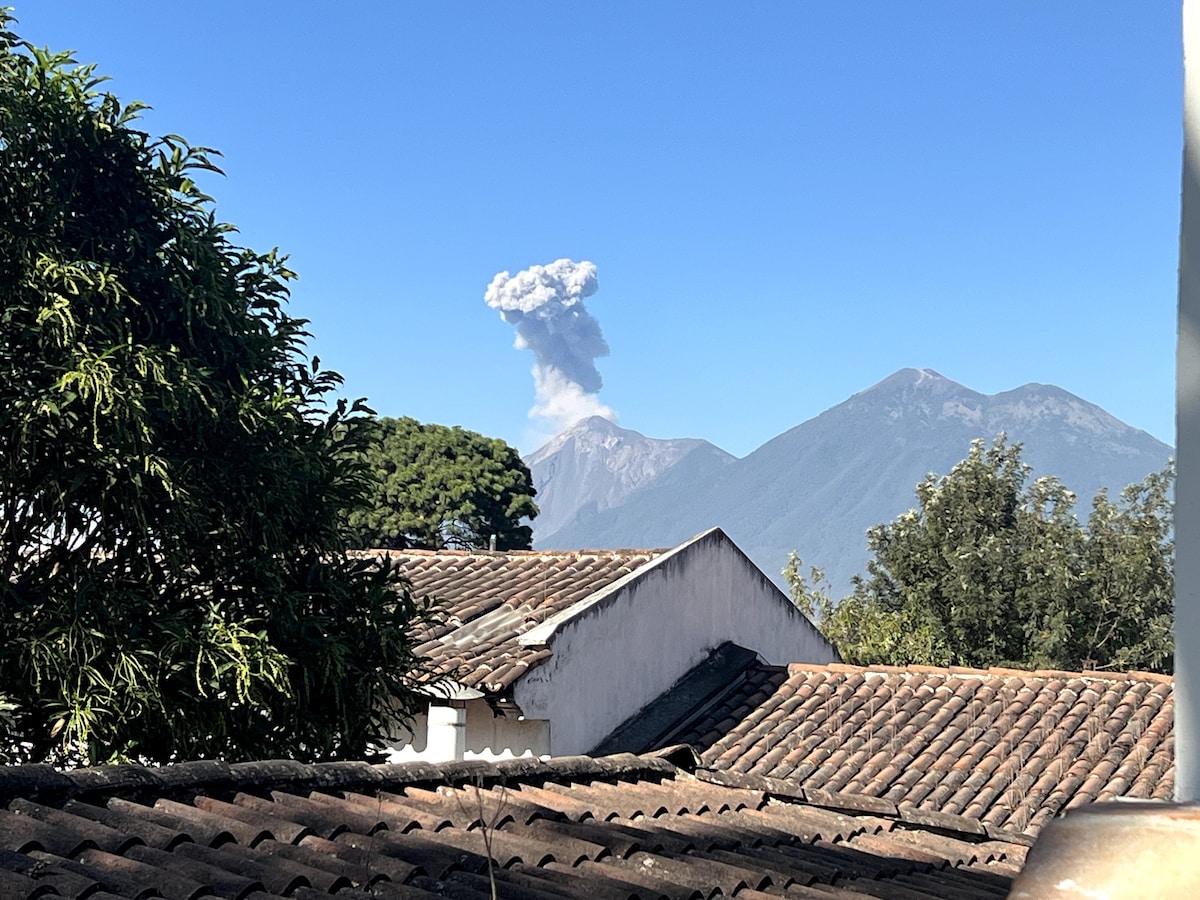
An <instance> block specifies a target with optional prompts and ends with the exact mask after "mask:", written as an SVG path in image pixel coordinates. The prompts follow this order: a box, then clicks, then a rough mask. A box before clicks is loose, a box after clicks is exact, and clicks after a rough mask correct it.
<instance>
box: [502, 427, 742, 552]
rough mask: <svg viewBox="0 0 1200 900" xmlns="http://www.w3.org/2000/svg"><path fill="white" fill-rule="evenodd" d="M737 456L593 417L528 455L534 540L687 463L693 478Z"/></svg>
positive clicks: (615, 502)
mask: <svg viewBox="0 0 1200 900" xmlns="http://www.w3.org/2000/svg"><path fill="white" fill-rule="evenodd" d="M733 459H734V457H733V456H732V455H730V454H728V453H726V452H725V451H724V450H722V449H720V448H719V447H716V446H714V445H713V444H710V443H709V442H708V441H704V440H699V439H696V438H681V439H675V440H657V439H655V438H648V437H645V436H643V435H641V434H638V433H637V432H636V431H630V430H629V429H626V428H620V427H618V426H617V425H614V424H613V423H612V422H610V421H608V419H604V418H601V417H600V416H592V417H591V418H588V419H584V420H583V421H581V422H578V423H576V424H575V425H574V426H572V427H571V428H569V429H567V430H566V431H564V432H563V433H562V434H560V435H558V436H557V437H555V438H553V439H552V440H551V441H549V442H548V443H547V444H545V445H544V446H542V447H540V448H539V449H537V450H535V451H534V452H533V453H531V454H529V455H528V456H526V457H525V464H526V465H527V466H529V471H530V473H531V474H532V475H533V483H534V485H535V486H536V487H537V489H538V494H537V504H538V509H539V510H540V512H539V514H538V517H537V518H536V519H535V520H534V522H533V539H534V542H535V543H536V544H538V546H541V545H542V539H543V538H544V537H546V536H548V535H553V534H554V532H556V531H558V530H559V529H560V528H562V527H563V526H565V525H567V524H570V523H573V522H579V521H583V520H584V519H586V518H589V517H591V516H594V515H595V514H597V513H599V512H602V511H604V510H607V509H609V508H611V507H615V506H619V505H620V504H622V503H623V502H625V500H626V499H627V498H628V497H629V495H630V494H632V493H633V492H634V491H637V490H638V489H640V488H643V487H645V486H646V485H648V484H651V483H653V482H654V481H655V480H656V479H658V478H660V477H661V476H662V475H663V474H664V473H666V472H668V471H670V470H672V469H674V468H676V467H678V466H680V465H681V464H683V463H686V466H685V470H686V471H687V472H688V474H689V477H699V476H701V475H702V474H703V472H704V471H706V470H708V469H710V468H720V467H721V466H723V465H725V464H726V463H728V462H730V461H732V460H733Z"/></svg>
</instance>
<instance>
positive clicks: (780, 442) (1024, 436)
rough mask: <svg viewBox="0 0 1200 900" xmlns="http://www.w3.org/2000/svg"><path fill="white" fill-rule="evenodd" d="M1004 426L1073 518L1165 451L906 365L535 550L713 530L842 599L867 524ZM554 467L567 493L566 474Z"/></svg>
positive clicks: (1068, 411)
mask: <svg viewBox="0 0 1200 900" xmlns="http://www.w3.org/2000/svg"><path fill="white" fill-rule="evenodd" d="M589 421H590V422H595V421H596V420H589ZM601 421H602V420H601ZM585 424H586V423H580V426H576V427H577V428H579V427H581V426H583V425H585ZM574 430H575V429H572V431H574ZM1001 431H1005V432H1007V433H1008V436H1009V438H1010V440H1013V441H1021V442H1022V443H1023V444H1024V445H1025V452H1024V457H1025V460H1026V461H1027V462H1029V463H1030V464H1031V465H1032V466H1033V468H1034V470H1035V473H1036V474H1039V475H1057V476H1058V477H1059V478H1060V479H1061V480H1062V481H1063V483H1064V484H1066V485H1067V487H1069V488H1071V489H1072V490H1073V491H1075V492H1076V494H1077V495H1078V497H1079V505H1078V506H1077V511H1078V512H1079V514H1080V515H1081V516H1086V515H1087V511H1088V504H1089V503H1090V501H1091V498H1092V495H1093V494H1094V493H1095V491H1096V490H1097V489H1098V488H1100V487H1107V488H1109V489H1110V490H1111V491H1119V490H1120V489H1121V488H1122V487H1124V486H1125V485H1126V484H1129V483H1131V482H1134V481H1138V480H1140V479H1142V478H1144V477H1145V476H1146V475H1147V474H1148V473H1149V472H1152V471H1155V470H1157V469H1160V468H1162V466H1163V465H1164V464H1165V463H1166V461H1167V459H1168V457H1170V456H1171V454H1172V450H1171V448H1170V447H1169V446H1167V445H1166V444H1164V443H1162V442H1161V441H1158V440H1156V439H1155V438H1153V437H1151V436H1150V435H1148V434H1146V433H1145V432H1144V431H1139V430H1138V429H1135V428H1132V427H1130V426H1128V425H1126V424H1124V423H1123V422H1121V421H1120V420H1118V419H1116V418H1115V417H1113V416H1111V415H1109V414H1108V413H1107V412H1105V411H1104V410H1103V409H1101V408H1100V407H1098V406H1095V405H1094V404H1091V403H1088V402H1087V401H1086V400H1082V399H1080V398H1079V397H1076V396H1075V395H1073V394H1070V393H1068V392H1067V391H1064V390H1062V389H1061V388H1057V387H1054V386H1051V385H1041V384H1027V385H1024V386H1023V387H1019V388H1017V389H1015V390H1012V391H1006V392H1004V393H1000V394H991V395H988V394H980V393H978V392H976V391H972V390H970V389H969V388H966V387H964V386H962V385H960V384H957V383H955V382H953V381H951V380H949V379H948V378H945V377H943V376H941V375H939V374H938V373H936V372H934V371H932V370H929V369H902V370H901V371H899V372H896V373H895V374H894V375H891V376H889V377H888V378H886V379H884V380H883V381H881V382H879V383H878V384H876V385H874V386H873V387H870V388H868V389H867V390H865V391H862V392H860V393H858V394H855V395H854V396H853V397H851V398H850V399H848V400H846V401H845V402H843V403H839V404H838V405H837V406H834V407H832V408H830V409H828V410H826V411H825V412H823V413H821V414H820V415H819V416H817V417H816V418H813V419H810V420H808V421H807V422H804V423H803V424H801V425H798V426H796V427H795V428H792V429H791V430H789V431H786V432H784V433H783V434H781V435H779V436H778V437H776V438H773V439H772V440H770V441H768V442H767V443H766V444H764V445H763V446H761V447H759V448H758V449H757V450H755V451H754V452H753V453H751V454H749V455H748V456H746V457H745V458H743V459H734V460H726V461H724V462H722V463H721V464H719V465H717V464H713V463H712V462H711V461H707V462H706V463H705V464H703V465H697V468H698V469H699V472H698V473H696V474H693V473H692V472H690V471H689V468H690V467H687V466H678V465H676V466H674V467H668V468H666V469H664V470H662V471H661V472H660V473H659V475H657V476H656V477H653V478H649V479H646V478H643V479H641V481H640V482H638V484H640V485H641V486H640V487H637V486H635V487H634V488H633V489H631V490H630V491H629V492H628V493H627V494H626V495H625V496H624V498H623V499H622V500H620V501H619V502H610V503H609V505H608V508H606V509H605V508H602V507H599V506H597V507H596V509H594V510H591V509H587V508H584V507H580V509H581V512H580V513H579V514H577V515H576V516H575V517H574V518H572V519H564V520H560V521H563V524H561V525H558V526H557V527H553V528H551V527H545V526H543V527H542V528H541V529H540V533H539V534H538V535H537V537H535V546H539V547H547V548H550V547H555V548H563V547H575V548H578V547H596V548H604V547H641V546H644V547H661V546H668V545H672V544H675V543H678V542H679V541H682V540H684V539H686V538H688V537H690V536H692V535H693V534H696V533H698V532H700V531H702V530H703V529H705V528H708V527H710V526H712V525H720V526H721V527H722V528H723V529H724V530H725V531H726V533H728V534H729V536H730V537H731V538H733V540H734V541H736V542H737V543H738V545H739V546H741V547H742V549H744V550H745V551H746V552H747V553H748V554H749V555H750V556H751V558H753V559H754V561H755V562H756V563H758V565H759V566H760V567H761V568H762V569H763V570H764V571H765V572H767V574H769V575H771V576H773V577H774V576H777V575H778V573H779V570H780V569H781V568H782V567H783V565H784V562H785V561H786V559H787V554H788V552H789V551H791V550H796V551H798V552H799V553H800V555H801V556H802V557H803V558H804V560H805V562H806V563H811V564H815V565H819V566H821V567H823V568H824V569H825V571H826V574H827V575H828V577H829V579H830V581H831V583H832V585H833V586H834V588H835V590H836V591H837V592H838V593H839V594H840V593H841V592H843V591H845V590H847V589H848V587H849V582H850V577H851V576H852V575H854V574H856V573H858V572H861V571H862V570H863V569H864V568H865V563H866V560H867V551H866V538H865V534H866V530H867V528H869V527H870V526H872V525H875V524H878V523H880V522H886V521H889V520H891V519H893V518H895V517H896V516H897V515H898V514H899V513H901V512H903V511H904V510H906V509H909V508H911V507H913V506H915V505H916V498H915V496H914V493H913V488H914V487H915V485H916V484H917V482H918V481H920V480H921V478H923V477H924V476H925V474H926V473H928V472H936V473H938V474H944V473H946V472H947V471H949V469H950V468H951V467H952V466H953V465H954V464H955V463H957V462H958V461H959V460H961V459H962V458H963V457H964V456H965V455H966V452H967V448H968V446H969V444H970V442H971V440H972V439H974V438H976V437H982V438H984V439H985V440H987V441H989V442H990V441H991V440H992V438H994V437H995V436H996V435H997V434H998V433H999V432H1001ZM625 434H627V435H636V432H625ZM638 437H640V436H638ZM576 439H577V440H583V438H582V437H581V436H578V435H577V437H576ZM555 440H556V441H557V440H558V439H555ZM598 443H602V442H598ZM553 444H554V442H553V441H552V442H551V444H548V445H547V446H546V447H543V448H542V450H539V451H538V452H537V453H535V454H534V455H533V457H531V458H534V457H536V458H538V460H539V465H541V466H543V469H542V471H546V469H547V467H550V466H553V464H554V457H555V452H553V451H551V452H544V451H547V450H548V448H549V447H550V446H551V445H553ZM708 446H710V447H711V445H708ZM713 449H714V450H715V449H716V448H713ZM701 459H703V457H700V458H698V460H697V462H699V461H700V460H701ZM592 465H593V466H594V467H596V468H601V469H604V470H605V471H606V472H607V473H608V475H607V477H608V478H610V479H612V478H617V477H618V476H617V475H616V472H618V471H619V470H620V468H621V467H620V465H618V464H616V463H615V462H614V463H613V464H612V465H611V466H610V465H609V464H608V463H607V462H601V457H599V456H597V457H596V458H595V459H594V460H593V461H592ZM557 471H558V473H559V474H558V477H559V478H560V486H558V487H557V489H558V490H562V489H563V488H562V486H561V479H562V472H563V471H564V470H563V468H562V466H561V465H560V466H559V468H558V470H557ZM538 477H539V476H538V473H537V472H535V473H534V483H535V484H538V485H539V490H540V482H539V480H538ZM571 490H572V491H574V492H575V493H576V494H578V495H581V496H582V495H584V494H586V493H587V492H588V490H589V488H588V486H587V485H586V484H585V483H581V482H578V481H576V482H574V483H573V484H572V487H571ZM538 499H539V501H541V499H542V498H541V497H539V498H538Z"/></svg>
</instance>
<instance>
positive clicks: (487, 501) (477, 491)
mask: <svg viewBox="0 0 1200 900" xmlns="http://www.w3.org/2000/svg"><path fill="white" fill-rule="evenodd" d="M364 460H365V462H366V465H367V467H368V469H369V471H370V473H371V475H372V477H373V489H372V494H371V496H370V498H369V501H368V503H367V505H366V506H364V507H363V508H362V509H359V510H355V511H353V512H351V513H350V514H349V516H348V519H349V523H350V528H351V530H352V532H353V533H354V539H355V541H356V542H357V544H358V546H360V547H388V548H392V549H403V548H406V547H411V548H417V549H426V550H436V549H440V548H443V547H464V548H475V549H487V548H488V547H489V546H490V542H491V540H492V537H493V536H495V539H496V548H497V549H499V550H526V549H528V548H529V547H530V542H531V541H532V537H533V530H532V529H531V528H530V527H529V526H528V525H523V524H521V522H522V520H523V519H532V518H533V517H534V516H536V515H537V512H538V510H537V506H536V505H535V504H534V502H533V498H534V495H535V494H536V493H537V491H536V490H535V489H534V487H533V478H532V476H531V475H530V474H529V469H528V468H527V467H526V466H525V463H523V462H522V461H521V457H520V456H519V455H518V454H517V451H516V450H514V449H513V448H512V447H510V446H509V445H508V444H506V443H505V442H504V441H502V440H499V439H496V438H486V437H483V436H482V435H480V434H476V433H475V432H474V431H466V430H465V429H462V428H457V427H455V428H448V427H447V426H445V425H423V424H421V423H420V422H418V421H417V420H416V419H410V418H403V419H389V418H381V419H378V420H376V421H375V422H373V423H372V425H371V441H370V444H369V446H368V447H367V449H366V452H365V455H364Z"/></svg>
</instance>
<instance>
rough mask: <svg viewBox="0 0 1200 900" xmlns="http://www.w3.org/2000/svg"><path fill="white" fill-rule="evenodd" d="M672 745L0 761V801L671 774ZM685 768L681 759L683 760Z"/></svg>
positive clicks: (674, 767)
mask: <svg viewBox="0 0 1200 900" xmlns="http://www.w3.org/2000/svg"><path fill="white" fill-rule="evenodd" d="M679 751H680V748H678V747H672V748H667V749H666V750H664V751H660V752H658V753H647V754H643V755H640V756H639V755H635V754H632V753H616V754H613V755H611V756H602V757H591V756H560V757H557V758H554V759H549V760H543V759H538V758H535V757H517V758H514V759H503V760H497V761H495V762H489V761H486V760H456V761H452V762H444V763H429V762H422V761H413V762H404V763H370V762H365V761H345V762H322V763H311V764H309V763H301V762H297V761H296V760H292V759H274V760H259V761H255V762H241V763H227V762H224V761H221V760H196V761H192V762H183V763H174V764H171V765H166V766H161V767H153V766H144V765H140V764H134V763H126V764H120V765H112V766H95V767H92V768H83V769H72V770H65V771H64V770H58V769H55V768H54V767H52V766H43V765H30V766H0V803H4V802H7V801H8V800H11V799H13V798H14V797H24V798H26V799H35V800H65V799H68V798H72V797H86V798H92V799H98V798H107V797H129V796H139V795H153V796H171V795H179V794H187V793H194V792H196V791H201V790H221V789H226V788H232V787H238V788H247V787H249V788H254V789H256V790H275V789H283V790H286V789H295V788H308V789H315V788H335V789H344V790H361V789H371V790H397V789H401V788H404V787H438V786H444V785H461V784H477V785H479V786H481V787H486V786H489V785H494V784H501V783H504V782H508V781H516V780H536V779H551V778H597V779H604V778H611V779H616V778H646V779H654V778H658V779H662V778H667V777H671V778H674V777H675V776H676V775H677V774H678V773H679V771H680V767H679V765H678V763H679V762H683V761H686V760H685V756H683V755H681V754H680V752H679ZM684 768H685V769H686V766H685V767H684Z"/></svg>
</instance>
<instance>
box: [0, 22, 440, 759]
mask: <svg viewBox="0 0 1200 900" xmlns="http://www.w3.org/2000/svg"><path fill="white" fill-rule="evenodd" d="M11 26H12V19H11V16H9V15H8V14H7V13H3V12H0V622H2V623H3V626H2V629H3V640H2V641H0V695H3V696H0V700H4V701H5V702H4V705H3V709H4V710H5V717H6V719H7V721H8V728H6V730H5V731H6V738H7V739H6V740H4V741H0V754H3V755H5V756H7V757H8V758H9V759H13V758H15V759H17V760H40V759H44V758H53V759H57V760H60V761H70V760H74V761H91V762H100V761H105V760H109V759H119V758H127V757H135V758H147V759H151V760H160V761H165V760H169V759H173V758H188V757H197V756H207V757H212V756H224V757H227V758H247V757H270V756H297V757H299V758H306V759H319V758H329V757H335V756H339V755H346V754H352V755H355V756H359V755H361V754H363V753H365V752H366V750H367V747H368V743H369V742H370V741H371V740H372V739H374V738H377V737H378V736H379V735H380V732H381V731H382V730H383V729H385V728H387V727H389V723H390V722H391V721H393V720H394V719H395V718H396V717H397V716H398V715H403V714H405V713H407V712H408V711H409V710H411V709H413V708H414V700H415V698H414V696H413V695H412V694H411V693H409V692H408V691H407V689H406V688H405V686H404V684H403V683H402V678H403V676H404V675H405V673H407V672H408V671H409V670H410V669H412V668H413V667H414V665H415V664H416V661H415V660H414V658H413V654H412V651H411V646H410V639H409V637H408V634H409V626H410V624H411V623H412V622H413V621H414V620H415V619H417V618H419V617H420V615H422V607H421V606H419V605H418V604H416V603H414V602H413V600H412V599H411V598H410V596H409V595H408V594H407V592H405V591H404V590H403V585H402V584H400V583H398V581H397V578H396V576H395V575H394V574H392V573H391V572H389V571H388V570H387V569H386V568H384V567H382V566H378V565H374V564H372V563H371V562H370V561H367V560H358V559H351V558H350V557H348V556H347V554H346V553H345V552H344V549H345V537H344V532H343V531H342V518H341V511H342V510H344V509H346V508H350V507H353V506H355V505H356V504H357V503H359V502H361V499H362V497H363V494H364V491H365V490H366V488H367V485H368V479H367V477H366V473H365V471H364V469H363V467H362V465H361V463H360V462H359V461H358V457H359V454H360V453H361V451H362V449H363V447H364V445H365V444H364V442H365V439H366V433H365V431H364V428H363V427H362V422H363V418H364V417H363V415H362V409H361V407H360V406H359V405H355V406H353V407H350V408H347V405H346V404H344V403H342V402H338V403H336V404H334V405H333V406H332V408H331V407H330V406H329V405H328V404H327V403H326V400H327V399H328V398H329V397H330V392H331V391H333V390H334V389H335V388H336V387H337V385H338V384H339V382H340V379H339V378H338V376H337V375H336V374H334V373H332V372H319V371H318V368H317V364H316V360H313V361H312V363H311V365H310V364H309V363H308V361H307V360H306V358H305V356H304V354H303V345H304V340H305V337H306V333H305V331H304V325H305V323H304V321H303V320H300V319H296V318H292V317H290V316H288V315H287V314H286V313H285V312H284V303H285V301H286V299H287V295H288V290H287V282H288V280H289V279H291V278H292V273H291V272H290V271H288V269H287V267H286V265H285V261H284V258H283V257H282V256H280V255H279V254H278V253H276V252H274V251H272V252H270V253H266V254H260V253H255V252H253V251H251V250H248V249H245V248H242V247H239V246H237V245H235V244H234V243H232V242H231V240H230V235H231V232H232V228H231V227H230V226H228V225H223V224H221V223H220V222H218V221H217V219H216V217H215V215H214V213H213V208H212V204H211V201H210V198H208V197H206V196H205V195H204V194H203V193H201V191H200V190H199V189H198V188H197V186H196V184H195V182H194V181H193V176H194V174H195V173H196V172H197V171H214V170H215V167H214V166H213V164H212V162H211V159H212V153H211V152H210V151H206V150H204V149H203V148H198V147H190V146H189V145H188V144H187V143H185V142H184V141H183V140H182V139H180V138H177V137H164V138H159V139H152V138H151V137H149V136H148V135H146V134H144V133H142V132H141V131H139V130H138V129H137V127H136V126H137V113H138V110H139V109H140V107H139V105H138V104H130V105H127V106H123V105H122V104H121V103H120V102H119V101H118V100H117V98H116V97H114V96H113V95H112V94H110V93H106V92H103V91H102V90H101V89H100V85H101V79H98V78H97V77H96V76H95V74H94V71H93V69H92V68H91V67H80V66H77V65H76V64H75V63H74V61H73V60H72V59H71V58H70V57H69V56H68V55H66V54H54V53H50V52H48V51H43V50H39V49H35V48H33V47H31V46H29V45H28V44H26V43H24V42H22V41H21V40H20V39H19V38H18V37H17V36H16V35H15V34H14V33H13V31H12V28H11ZM5 698H6V699H5Z"/></svg>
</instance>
